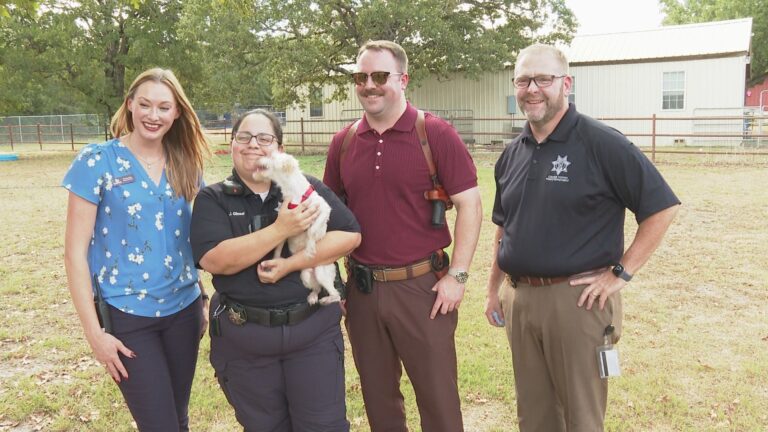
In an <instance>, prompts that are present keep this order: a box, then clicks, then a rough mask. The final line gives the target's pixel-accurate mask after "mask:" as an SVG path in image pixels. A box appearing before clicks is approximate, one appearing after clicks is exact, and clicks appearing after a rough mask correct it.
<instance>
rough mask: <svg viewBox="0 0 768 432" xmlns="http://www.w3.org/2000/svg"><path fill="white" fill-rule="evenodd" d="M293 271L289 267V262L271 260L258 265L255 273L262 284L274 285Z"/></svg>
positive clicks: (280, 259)
mask: <svg viewBox="0 0 768 432" xmlns="http://www.w3.org/2000/svg"><path fill="white" fill-rule="evenodd" d="M293 271H295V269H292V268H291V267H290V265H289V262H288V260H287V259H285V258H275V259H271V260H266V261H262V262H261V263H259V266H258V268H257V269H256V272H257V273H258V275H259V280H260V281H261V282H262V283H276V282H277V281H279V280H280V279H282V278H284V277H285V275H287V274H288V273H291V272H293Z"/></svg>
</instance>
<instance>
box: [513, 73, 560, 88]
mask: <svg viewBox="0 0 768 432" xmlns="http://www.w3.org/2000/svg"><path fill="white" fill-rule="evenodd" d="M565 76H566V75H536V76H534V77H526V76H521V77H517V78H515V79H514V80H513V81H512V82H513V83H514V84H515V87H517V88H519V89H527V88H528V87H530V85H531V81H533V82H535V83H536V87H538V88H545V87H549V86H551V85H552V83H553V82H555V78H563V77H565Z"/></svg>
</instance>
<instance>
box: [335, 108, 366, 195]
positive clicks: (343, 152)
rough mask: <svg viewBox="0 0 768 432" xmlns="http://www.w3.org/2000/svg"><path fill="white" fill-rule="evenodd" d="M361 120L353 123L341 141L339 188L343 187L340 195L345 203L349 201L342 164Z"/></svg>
mask: <svg viewBox="0 0 768 432" xmlns="http://www.w3.org/2000/svg"><path fill="white" fill-rule="evenodd" d="M361 121H362V119H358V120H357V121H356V122H354V123H352V126H350V127H349V130H348V131H347V134H346V135H344V141H342V142H341V150H339V189H341V194H339V197H340V198H341V199H342V201H344V203H345V204H346V202H347V192H346V191H345V190H344V178H343V177H342V175H341V165H342V162H343V161H344V155H346V153H347V150H349V144H350V143H351V142H352V138H354V137H355V132H357V127H358V126H359V125H360V122H361Z"/></svg>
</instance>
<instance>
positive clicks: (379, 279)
mask: <svg viewBox="0 0 768 432" xmlns="http://www.w3.org/2000/svg"><path fill="white" fill-rule="evenodd" d="M379 273H380V274H381V277H378V276H377V274H379ZM371 277H372V278H373V280H375V281H376V282H386V281H387V270H386V269H377V270H373V269H372V270H371Z"/></svg>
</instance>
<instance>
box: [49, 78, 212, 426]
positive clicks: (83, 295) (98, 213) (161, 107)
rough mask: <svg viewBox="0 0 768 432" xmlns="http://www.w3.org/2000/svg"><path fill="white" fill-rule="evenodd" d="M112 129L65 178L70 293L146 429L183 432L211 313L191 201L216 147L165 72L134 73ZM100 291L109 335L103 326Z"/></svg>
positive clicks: (93, 342)
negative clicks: (193, 241)
mask: <svg viewBox="0 0 768 432" xmlns="http://www.w3.org/2000/svg"><path fill="white" fill-rule="evenodd" d="M111 129H112V134H113V135H114V136H115V137H119V138H115V139H112V140H110V141H107V142H105V143H101V144H92V145H89V146H86V147H85V148H83V150H82V151H81V152H80V154H78V155H77V157H76V158H75V160H74V161H73V162H72V166H71V167H70V168H69V171H68V172H67V174H66V176H65V177H64V180H63V181H62V185H63V186H64V187H65V188H66V189H67V190H68V191H69V202H68V209H67V230H66V240H65V265H66V270H67V280H68V283H69V291H70V293H71V295H72V299H73V303H74V305H75V309H76V310H77V313H78V315H79V317H80V322H81V324H82V326H83V330H84V332H85V336H86V339H87V340H88V343H89V344H90V346H91V349H92V350H93V352H94V355H95V356H96V359H97V360H98V361H99V362H101V363H102V364H104V366H105V368H106V370H107V372H108V373H109V374H110V376H111V377H112V378H113V379H114V381H115V382H116V383H117V384H118V386H119V387H120V390H121V392H122V393H123V397H124V398H125V400H126V403H127V405H128V408H129V409H130V411H131V414H132V415H133V417H134V419H135V420H136V424H137V426H138V428H139V430H141V431H163V432H165V431H186V430H188V429H189V427H188V423H189V420H188V415H187V411H188V409H187V408H188V405H189V395H190V391H191V388H192V379H193V377H194V371H195V365H196V362H197V351H198V345H199V341H200V337H201V335H202V334H203V332H204V330H205V327H206V326H207V316H208V313H207V312H208V311H207V307H208V306H207V296H206V295H205V294H204V293H203V292H201V285H200V283H199V280H198V274H197V270H196V269H195V264H194V261H193V257H192V250H191V247H190V243H189V223H190V218H191V208H190V202H191V201H192V199H193V198H194V196H195V195H196V194H197V192H198V191H199V189H200V187H201V182H202V170H203V160H204V156H205V155H206V154H207V148H208V147H207V143H206V139H205V136H204V135H203V132H202V128H201V126H200V122H199V120H198V118H197V116H196V114H195V112H194V111H193V109H192V107H191V106H190V103H189V101H188V100H187V97H186V95H185V94H184V90H183V89H182V87H181V85H180V84H179V82H178V80H177V79H176V77H175V76H174V75H173V73H172V72H171V71H169V70H163V69H150V70H148V71H146V72H144V73H142V74H141V75H139V77H138V78H136V80H135V81H134V82H133V84H132V85H131V87H130V89H129V91H128V94H127V95H126V97H125V100H124V103H123V105H122V106H121V107H120V109H118V111H117V113H115V115H114V117H113V118H112V124H111ZM94 280H97V281H98V285H97V284H95V283H94V282H93V281H94ZM97 289H99V290H100V293H101V295H102V297H103V298H104V299H105V301H106V302H107V303H108V304H109V321H110V322H111V325H112V331H111V333H107V332H106V331H104V329H103V328H102V326H101V325H100V324H99V320H98V316H97V313H96V308H95V307H94V301H93V298H94V294H95V293H96V290H97Z"/></svg>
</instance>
